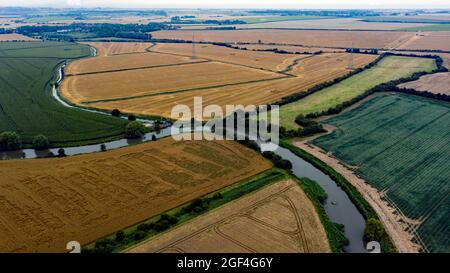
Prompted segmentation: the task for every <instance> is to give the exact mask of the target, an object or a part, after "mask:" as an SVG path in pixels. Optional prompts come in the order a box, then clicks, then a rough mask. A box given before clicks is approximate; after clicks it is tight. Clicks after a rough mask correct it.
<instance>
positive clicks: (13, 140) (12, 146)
mask: <svg viewBox="0 0 450 273" xmlns="http://www.w3.org/2000/svg"><path fill="white" fill-rule="evenodd" d="M21 147H22V140H21V138H20V136H19V134H17V133H16V132H3V133H1V134H0V151H14V150H19V149H20V148H21Z"/></svg>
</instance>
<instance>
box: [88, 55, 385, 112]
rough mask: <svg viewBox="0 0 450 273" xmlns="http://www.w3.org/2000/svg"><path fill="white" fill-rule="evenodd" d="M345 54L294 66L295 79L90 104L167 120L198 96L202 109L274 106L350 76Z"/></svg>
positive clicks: (359, 59) (365, 58)
mask: <svg viewBox="0 0 450 273" xmlns="http://www.w3.org/2000/svg"><path fill="white" fill-rule="evenodd" d="M376 57H377V56H375V55H354V58H353V59H354V64H355V67H356V66H357V67H362V66H365V65H366V64H368V63H370V62H372V61H373V60H375V58H376ZM348 58H349V55H348V54H346V53H339V54H323V55H317V56H312V57H310V58H308V59H304V60H301V61H300V62H299V63H298V65H296V66H294V68H293V71H292V72H289V73H295V74H296V76H294V77H289V78H282V79H275V80H270V81H261V82H256V83H248V84H239V85H234V86H226V87H218V88H209V89H204V90H193V91H189V92H181V93H173V94H160V95H157V96H149V97H142V98H135V99H128V100H117V101H109V102H98V103H93V104H90V105H89V106H93V107H96V108H100V109H108V110H112V109H116V108H117V109H120V110H121V111H123V112H128V113H136V114H144V115H157V116H164V117H169V118H170V116H171V110H172V108H173V107H174V106H175V105H177V104H183V105H187V106H188V107H191V109H193V108H192V107H193V103H194V97H195V96H201V97H202V99H203V104H204V105H213V104H215V105H219V106H221V107H222V109H224V107H225V105H228V104H231V105H262V104H268V103H273V102H276V101H278V100H279V99H281V98H282V97H285V96H288V95H291V94H294V93H299V92H304V91H306V90H307V89H308V88H310V87H313V86H315V85H317V84H318V83H322V82H326V81H330V80H333V79H335V78H337V77H339V76H343V75H345V74H347V73H349V72H350V70H348V68H347V66H348Z"/></svg>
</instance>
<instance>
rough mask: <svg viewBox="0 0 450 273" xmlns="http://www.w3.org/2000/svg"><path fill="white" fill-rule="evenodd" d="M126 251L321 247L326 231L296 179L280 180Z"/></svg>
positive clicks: (325, 242)
mask: <svg viewBox="0 0 450 273" xmlns="http://www.w3.org/2000/svg"><path fill="white" fill-rule="evenodd" d="M128 252H132V253H154V252H172V253H204V252H210V253H326V252H330V247H329V245H328V240H327V235H326V233H325V230H324V229H323V227H322V224H321V222H320V219H319V217H318V215H317V213H316V211H315V208H314V205H313V204H312V203H311V201H310V200H309V199H308V197H307V196H306V195H305V193H304V192H303V191H302V190H301V189H300V187H299V185H298V184H297V182H295V181H292V180H287V181H281V182H277V183H275V184H272V185H269V186H267V187H265V188H263V189H261V190H259V191H256V192H253V193H251V194H249V195H246V196H245V197H242V198H240V199H238V200H236V201H233V202H231V203H228V204H226V205H224V206H223V207H220V208H219V209H216V210H214V211H212V212H210V213H207V214H205V215H202V216H200V217H198V218H196V219H194V220H192V221H190V222H188V223H186V224H184V225H182V226H180V227H178V228H175V229H173V230H171V231H168V232H166V233H164V234H162V235H160V236H157V237H155V238H153V239H151V240H149V241H147V242H144V243H142V244H140V245H138V246H137V247H134V248H132V249H130V250H129V251H128Z"/></svg>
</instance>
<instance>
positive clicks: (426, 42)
mask: <svg viewBox="0 0 450 273" xmlns="http://www.w3.org/2000/svg"><path fill="white" fill-rule="evenodd" d="M398 49H411V50H430V49H431V50H447V51H450V34H449V32H445V31H442V32H440V31H439V32H434V33H433V32H427V33H425V32H423V33H420V34H415V36H413V37H412V38H411V39H410V40H409V41H408V42H406V43H404V44H402V45H401V46H400V47H398Z"/></svg>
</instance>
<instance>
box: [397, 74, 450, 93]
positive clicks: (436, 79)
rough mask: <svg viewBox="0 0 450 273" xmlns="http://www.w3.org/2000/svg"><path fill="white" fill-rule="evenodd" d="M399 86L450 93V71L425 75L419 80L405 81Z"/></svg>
mask: <svg viewBox="0 0 450 273" xmlns="http://www.w3.org/2000/svg"><path fill="white" fill-rule="evenodd" d="M399 87H401V88H411V89H415V90H417V91H428V92H431V93H435V94H446V95H450V73H437V74H433V75H425V76H423V77H421V78H420V79H419V80H417V81H414V82H408V83H404V84H401V85H399Z"/></svg>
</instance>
